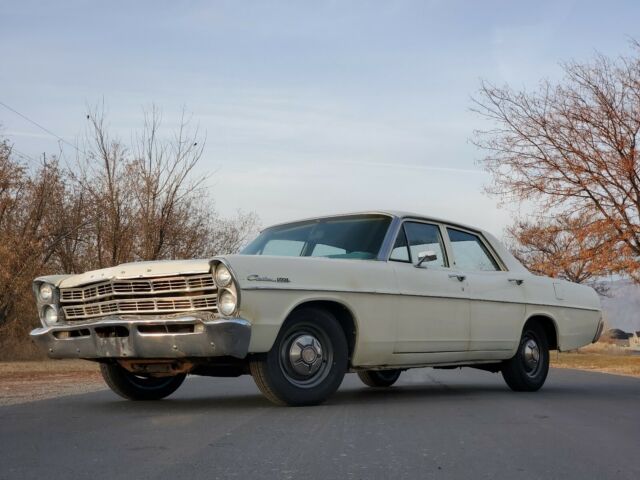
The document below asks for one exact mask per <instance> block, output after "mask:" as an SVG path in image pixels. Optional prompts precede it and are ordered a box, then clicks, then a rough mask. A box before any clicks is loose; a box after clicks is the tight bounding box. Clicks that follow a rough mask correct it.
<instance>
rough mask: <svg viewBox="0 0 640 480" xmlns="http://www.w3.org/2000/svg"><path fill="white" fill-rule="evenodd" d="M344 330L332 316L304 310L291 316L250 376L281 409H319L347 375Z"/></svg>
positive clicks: (253, 365) (258, 358)
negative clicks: (313, 407)
mask: <svg viewBox="0 0 640 480" xmlns="http://www.w3.org/2000/svg"><path fill="white" fill-rule="evenodd" d="M348 356H349V350H348V347H347V340H346V338H345V334H344V331H343V330H342V327H341V326H340V324H339V323H338V321H337V320H336V318H335V317H334V316H333V315H332V314H331V313H329V312H327V311H325V310H321V309H318V308H304V309H301V310H298V311H296V312H294V313H293V314H291V316H290V317H289V319H288V320H287V321H286V322H285V324H284V325H283V327H282V329H281V330H280V333H279V334H278V337H277V338H276V341H275V343H274V345H273V347H272V348H271V350H270V351H269V352H268V353H267V354H264V355H259V356H256V357H254V358H253V359H252V360H251V361H250V364H249V368H250V370H251V375H252V376H253V379H254V380H255V382H256V385H257V386H258V388H259V389H260V391H261V392H262V393H263V395H264V396H265V397H267V398H268V399H269V400H271V401H272V402H273V403H275V404H278V405H290V406H302V405H317V404H319V403H322V402H324V401H325V400H326V399H327V398H328V397H329V396H330V395H331V394H332V393H334V392H335V391H336V390H337V389H338V387H339V386H340V384H341V383H342V379H343V378H344V375H345V373H346V371H347V364H348Z"/></svg>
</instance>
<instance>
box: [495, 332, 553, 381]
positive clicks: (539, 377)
mask: <svg viewBox="0 0 640 480" xmlns="http://www.w3.org/2000/svg"><path fill="white" fill-rule="evenodd" d="M548 373H549V343H548V341H547V336H546V334H545V332H544V329H543V328H542V327H541V326H540V325H538V324H535V323H532V324H529V325H525V328H524V331H523V332H522V338H521V339H520V344H519V345H518V351H517V352H516V354H515V355H514V356H513V358H511V359H509V360H506V361H505V362H504V363H503V364H502V377H503V378H504V380H505V382H507V385H509V388H511V390H514V391H516V392H535V391H536V390H539V389H540V388H541V387H542V385H544V382H545V380H546V379H547V374H548Z"/></svg>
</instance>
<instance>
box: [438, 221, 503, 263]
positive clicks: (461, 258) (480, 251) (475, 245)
mask: <svg viewBox="0 0 640 480" xmlns="http://www.w3.org/2000/svg"><path fill="white" fill-rule="evenodd" d="M447 233H448V234H449V241H450V242H451V249H452V250H453V261H454V265H455V266H456V267H458V268H460V269H462V270H471V271H482V272H494V271H497V270H500V267H499V266H498V263H497V262H496V261H495V259H494V258H493V256H492V255H491V253H489V250H487V247H485V245H484V243H482V240H480V237H478V236H477V235H474V234H473V233H469V232H465V231H462V230H456V229H455V228H447Z"/></svg>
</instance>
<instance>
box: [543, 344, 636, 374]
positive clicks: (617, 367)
mask: <svg viewBox="0 0 640 480" xmlns="http://www.w3.org/2000/svg"><path fill="white" fill-rule="evenodd" d="M551 366H552V367H557V368H576V369H579V370H591V371H594V372H604V373H613V374H617V375H629V376H632V377H639V378H640V355H633V354H631V353H630V352H629V351H625V350H623V349H621V348H619V347H615V346H611V345H607V344H602V343H597V344H595V345H590V346H588V347H584V348H581V349H579V350H578V351H575V352H565V353H557V352H553V353H552V354H551Z"/></svg>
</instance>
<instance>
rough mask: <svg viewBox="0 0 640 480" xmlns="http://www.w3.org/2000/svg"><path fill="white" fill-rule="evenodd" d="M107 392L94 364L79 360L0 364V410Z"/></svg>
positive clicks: (96, 365)
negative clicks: (58, 398)
mask: <svg viewBox="0 0 640 480" xmlns="http://www.w3.org/2000/svg"><path fill="white" fill-rule="evenodd" d="M105 388H107V387H106V385H105V384H104V381H103V380H102V376H101V375H100V371H99V368H98V364H97V363H94V362H87V361H83V360H46V361H33V362H0V406H5V405H14V404H17V403H26V402H33V401H37V400H44V399H47V398H54V397H62V396H66V395H77V394H79V393H87V392H95V391H97V390H103V389H105Z"/></svg>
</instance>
